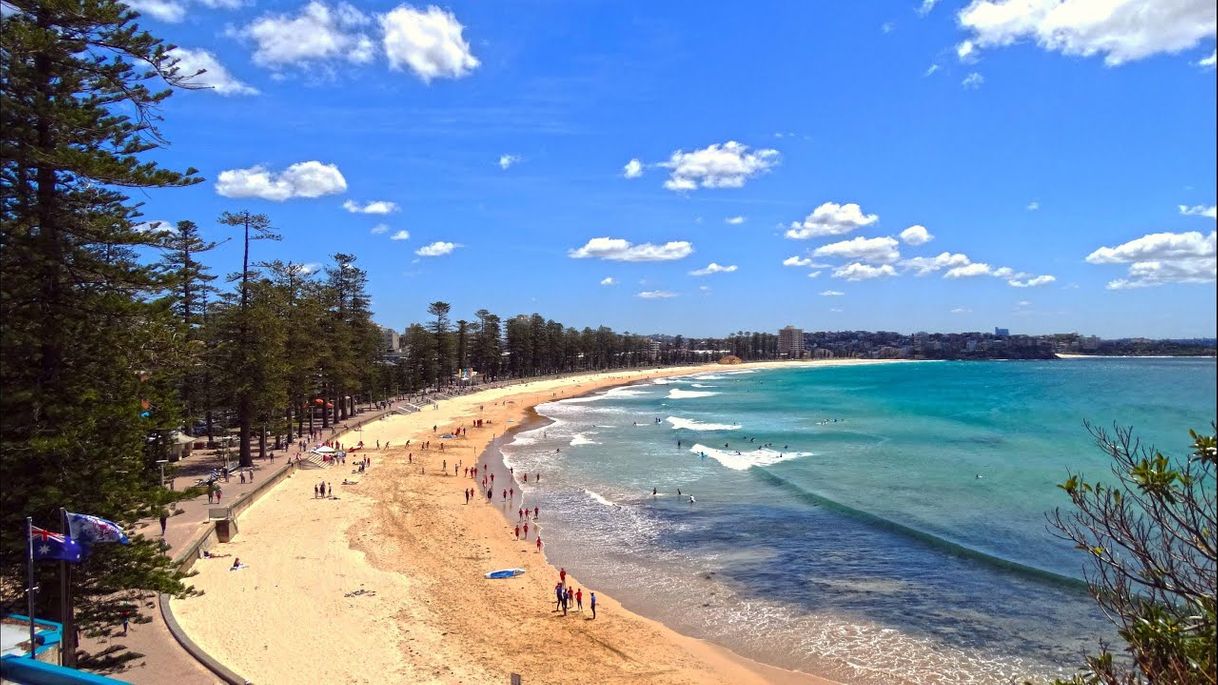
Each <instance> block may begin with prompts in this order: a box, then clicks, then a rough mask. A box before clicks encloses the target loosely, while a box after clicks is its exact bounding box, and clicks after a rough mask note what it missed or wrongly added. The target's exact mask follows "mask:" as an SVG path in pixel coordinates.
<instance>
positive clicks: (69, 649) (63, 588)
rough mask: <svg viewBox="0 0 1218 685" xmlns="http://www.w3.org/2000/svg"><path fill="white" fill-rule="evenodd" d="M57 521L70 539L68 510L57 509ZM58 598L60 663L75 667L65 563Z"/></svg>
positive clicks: (69, 575)
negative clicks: (60, 635) (60, 631)
mask: <svg viewBox="0 0 1218 685" xmlns="http://www.w3.org/2000/svg"><path fill="white" fill-rule="evenodd" d="M59 520H60V524H61V525H62V526H63V536H64V538H65V539H67V538H70V537H72V527H71V526H69V525H68V510H67V509H65V508H63V507H60V508H59ZM59 596H60V614H59V616H60V620H61V621H62V622H63V642H62V645H63V649H61V650H60V663H61V664H62V665H63V666H67V667H69V668H75V667H76V621H75V619H74V618H73V616H72V565H71V564H69V563H68V562H66V561H60V562H59Z"/></svg>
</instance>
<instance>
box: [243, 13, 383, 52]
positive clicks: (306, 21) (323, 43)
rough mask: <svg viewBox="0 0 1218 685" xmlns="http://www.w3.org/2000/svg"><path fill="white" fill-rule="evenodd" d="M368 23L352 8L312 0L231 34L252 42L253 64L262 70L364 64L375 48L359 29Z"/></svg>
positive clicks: (255, 21) (368, 20) (260, 18)
mask: <svg viewBox="0 0 1218 685" xmlns="http://www.w3.org/2000/svg"><path fill="white" fill-rule="evenodd" d="M371 21H372V20H371V19H370V18H369V17H368V16H367V15H366V14H364V13H363V12H361V11H359V10H358V9H357V8H356V7H355V6H354V5H350V4H348V3H345V2H340V3H338V4H337V5H335V6H333V7H331V6H330V5H327V4H326V3H324V2H321V1H320V0H313V2H310V3H309V4H307V5H305V6H304V7H302V8H301V10H300V13H299V14H296V15H295V16H292V15H288V14H265V15H263V16H262V17H259V18H258V19H255V20H254V21H253V22H252V23H250V24H249V25H248V26H246V27H245V28H243V29H240V30H237V31H233V32H232V34H233V35H235V36H237V37H240V38H245V39H248V40H252V41H253V42H254V46H255V47H254V55H253V59H254V62H255V63H256V64H259V65H262V66H264V67H272V68H278V67H283V66H307V65H310V64H316V63H325V62H331V61H347V62H351V63H353V64H367V63H368V62H371V61H372V58H373V56H374V54H375V46H374V44H373V42H372V38H371V37H369V36H368V34H367V33H364V32H363V30H362V29H363V28H364V27H366V26H367V25H369V24H370V23H371Z"/></svg>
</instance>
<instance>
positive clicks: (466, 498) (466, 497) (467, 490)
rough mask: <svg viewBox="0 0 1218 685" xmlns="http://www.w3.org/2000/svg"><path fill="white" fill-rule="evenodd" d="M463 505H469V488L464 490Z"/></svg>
mask: <svg viewBox="0 0 1218 685" xmlns="http://www.w3.org/2000/svg"><path fill="white" fill-rule="evenodd" d="M465 503H466V504H469V488H466V489H465Z"/></svg>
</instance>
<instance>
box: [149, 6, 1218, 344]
mask: <svg viewBox="0 0 1218 685" xmlns="http://www.w3.org/2000/svg"><path fill="white" fill-rule="evenodd" d="M132 6H133V7H134V8H136V9H138V10H139V11H141V13H142V15H143V16H142V17H141V19H140V20H139V21H140V23H141V25H143V26H144V27H145V28H147V29H149V30H150V31H152V32H153V33H154V34H155V35H157V36H159V37H161V38H163V39H165V40H166V41H167V42H169V43H172V44H174V45H176V46H178V47H177V51H176V52H175V54H176V56H177V57H178V58H179V59H180V60H181V62H180V68H181V73H183V74H187V75H190V76H191V82H192V83H193V84H194V85H195V86H197V87H198V88H197V89H194V90H186V91H180V92H178V93H177V94H176V95H174V96H173V97H172V98H170V100H169V101H168V102H167V103H166V104H165V105H164V106H163V108H162V112H161V113H162V115H163V117H164V120H163V122H162V123H161V132H162V134H163V135H164V136H165V138H167V139H168V141H170V145H169V146H168V147H166V148H165V149H163V150H159V151H157V152H156V153H155V154H154V156H155V158H156V159H157V161H159V162H161V163H162V164H164V165H166V166H169V167H172V168H179V169H181V168H185V167H195V168H197V169H198V170H199V172H200V175H201V176H202V177H204V179H205V181H204V182H203V183H200V184H198V185H195V186H192V187H190V188H186V189H160V190H151V191H145V192H141V193H138V194H136V195H135V199H136V200H137V201H140V202H143V203H144V205H143V210H142V211H143V213H144V218H145V219H146V220H148V221H169V222H173V221H178V220H181V219H190V220H193V221H195V222H196V223H198V224H199V225H200V226H201V227H202V229H203V232H204V235H205V236H206V237H208V238H211V239H216V240H222V239H224V238H226V237H230V236H235V233H234V232H233V231H232V230H231V229H229V228H227V227H224V226H221V225H219V224H218V223H217V222H216V218H217V217H218V216H219V215H220V213H221V212H223V211H239V210H250V211H253V212H258V213H265V214H267V215H268V216H269V217H270V218H271V220H272V223H273V225H274V226H275V227H276V228H277V229H278V230H279V231H280V232H281V233H282V235H283V240H282V241H280V242H274V243H272V242H261V243H256V244H255V245H254V247H253V255H254V257H255V258H256V259H271V258H278V259H284V260H292V261H296V262H299V263H304V264H309V265H322V264H324V263H325V262H327V261H329V256H330V255H332V254H334V253H336V252H347V253H351V254H354V255H356V256H357V258H358V264H359V265H360V266H361V267H363V268H364V269H365V270H367V272H368V274H369V291H370V294H371V296H372V301H373V309H374V311H375V313H376V319H377V321H378V322H379V323H381V324H383V325H387V326H392V327H394V328H398V329H401V328H404V327H405V326H406V325H408V324H409V323H411V322H414V321H421V320H424V319H426V318H427V314H426V306H427V303H429V302H432V301H435V300H444V301H447V302H450V303H451V304H452V306H453V312H454V317H453V318H454V319H456V318H466V319H473V318H474V316H473V313H474V312H475V311H476V310H478V309H480V308H484V307H485V308H487V309H489V310H491V311H493V312H495V313H498V314H500V315H502V316H510V315H514V314H517V313H531V312H534V311H536V312H540V313H541V314H543V315H544V316H547V317H551V318H554V319H556V320H558V321H561V322H563V323H565V324H567V325H574V326H577V327H581V328H582V327H583V326H597V325H601V324H604V325H608V326H611V327H613V328H614V329H616V330H618V331H632V332H636V333H645V334H649V333H669V334H678V333H680V334H684V335H688V336H695V337H703V336H721V335H726V334H729V333H731V332H733V331H737V330H770V331H774V330H777V329H778V328H780V327H782V326H784V325H787V324H794V325H796V326H800V327H802V328H804V329H805V330H850V329H865V330H891V331H900V332H907V333H908V332H914V331H923V330H924V331H945V332H946V331H978V330H980V331H984V330H990V329H992V328H994V327H995V326H1001V327H1004V328H1010V329H1011V331H1012V332H1013V333H1030V334H1036V333H1049V332H1069V331H1077V332H1080V333H1084V334H1095V335H1100V336H1103V337H1124V336H1149V337H1214V336H1215V326H1216V323H1215V309H1216V301H1215V232H1214V231H1215V208H1214V206H1215V184H1216V178H1215V167H1216V165H1218V160H1216V158H1215V146H1216V140H1215V124H1216V108H1215V32H1216V23H1218V19H1216V13H1218V10H1216V9H1215V5H1214V2H1213V0H1106V1H1104V2H1100V1H1098V0H1088V1H1084V0H1019V1H1015V2H1012V1H1007V0H972V1H971V2H950V1H948V0H943V1H941V2H936V1H935V0H902V1H894V2H879V1H877V2H836V3H830V2H817V3H810V2H809V3H789V2H770V1H765V0H763V1H760V2H754V3H747V4H744V3H705V2H698V3H694V2H666V3H643V2H626V3H619V2H592V1H589V0H562V1H559V0H553V1H549V2H543V1H537V0H521V1H519V2H487V1H485V0H482V1H475V0H469V1H462V2H454V3H451V4H445V5H439V6H435V5H423V4H420V5H408V4H392V2H361V3H359V4H347V3H326V2H320V1H315V2H307V3H306V2H300V1H299V0H293V1H288V2H277V1H273V2H268V1H267V0H138V1H137V2H132ZM199 69H206V72H205V73H203V74H200V75H194V74H195V73H196V72H197V71H198V70H199ZM209 262H210V264H211V265H212V267H213V268H214V269H215V270H216V271H217V272H219V273H229V272H232V271H236V270H238V269H239V268H240V251H239V245H238V244H237V241H236V240H231V241H229V242H228V243H226V244H224V245H223V246H222V247H221V248H220V249H218V250H217V251H215V252H214V253H213V254H212V255H211V256H210V258H209Z"/></svg>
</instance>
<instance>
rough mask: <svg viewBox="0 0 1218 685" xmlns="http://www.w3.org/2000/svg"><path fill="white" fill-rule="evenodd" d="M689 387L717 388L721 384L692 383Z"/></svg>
mask: <svg viewBox="0 0 1218 685" xmlns="http://www.w3.org/2000/svg"><path fill="white" fill-rule="evenodd" d="M689 387H691V388H717V387H719V386H717V385H707V384H705V383H691V384H690V386H689Z"/></svg>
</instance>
